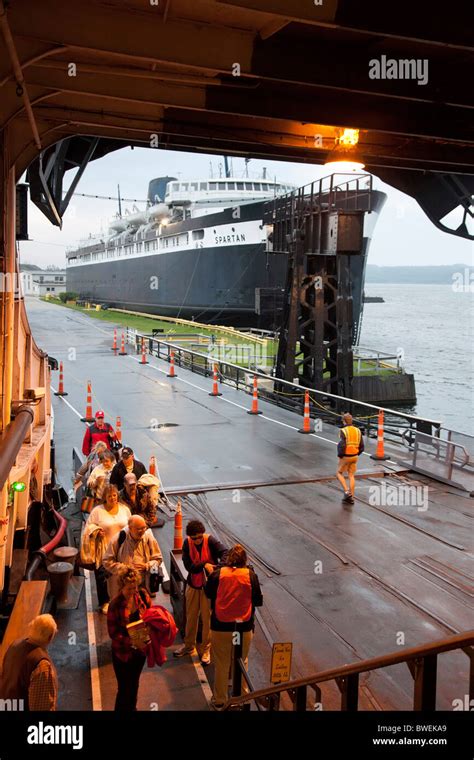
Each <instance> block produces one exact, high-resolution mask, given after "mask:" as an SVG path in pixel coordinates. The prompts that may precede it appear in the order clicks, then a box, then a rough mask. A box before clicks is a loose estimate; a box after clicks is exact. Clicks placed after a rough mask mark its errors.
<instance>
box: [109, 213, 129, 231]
mask: <svg viewBox="0 0 474 760" xmlns="http://www.w3.org/2000/svg"><path fill="white" fill-rule="evenodd" d="M126 227H127V222H126V221H125V219H122V217H117V219H113V220H112V221H111V222H110V224H109V232H123V231H124V229H126Z"/></svg>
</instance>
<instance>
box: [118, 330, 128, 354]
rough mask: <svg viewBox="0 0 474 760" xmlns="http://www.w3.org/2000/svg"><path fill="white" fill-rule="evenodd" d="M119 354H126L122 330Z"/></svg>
mask: <svg viewBox="0 0 474 760" xmlns="http://www.w3.org/2000/svg"><path fill="white" fill-rule="evenodd" d="M119 356H127V352H126V351H125V333H123V332H122V345H121V348H120V351H119Z"/></svg>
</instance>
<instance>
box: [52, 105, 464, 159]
mask: <svg viewBox="0 0 474 760" xmlns="http://www.w3.org/2000/svg"><path fill="white" fill-rule="evenodd" d="M44 111H45V115H46V116H47V118H48V119H49V120H58V121H59V122H60V123H64V116H65V113H64V111H63V110H62V109H61V108H56V107H53V106H50V105H48V106H46V107H45V109H44ZM76 125H77V126H79V127H80V128H81V131H83V130H84V129H87V128H88V127H90V128H91V129H94V130H95V129H97V128H98V127H100V128H101V129H103V130H105V131H104V132H102V131H101V132H100V134H106V130H107V129H110V130H112V134H113V133H114V132H115V131H120V133H121V135H122V136H123V138H124V139H127V137H128V138H129V139H132V140H133V139H136V140H138V141H140V142H141V143H142V144H145V145H146V144H148V145H149V139H150V134H151V133H152V132H153V133H155V134H158V136H159V144H160V145H161V146H162V147H163V145H164V144H166V145H167V146H168V147H169V146H171V145H173V147H175V146H176V145H177V144H178V143H179V141H180V139H181V138H182V142H181V143H179V144H185V145H188V146H191V148H192V147H193V144H195V145H196V147H198V145H197V141H198V140H199V149H200V150H202V151H203V152H205V151H206V149H207V150H209V151H211V152H215V151H217V152H218V151H221V152H225V153H227V152H229V151H230V152H232V154H233V155H239V154H246V155H252V156H253V157H262V158H268V157H272V158H273V159H275V160H294V161H311V162H314V163H315V164H321V163H324V162H325V160H326V157H327V153H328V150H327V148H326V149H325V150H322V149H318V148H315V147H314V141H313V139H312V130H311V129H310V128H309V127H308V125H306V126H303V125H301V124H299V125H296V124H295V125H293V124H291V123H288V122H286V123H285V122H277V124H274V123H273V122H269V121H268V120H265V119H261V120H255V119H250V118H241V119H239V120H238V121H236V120H235V119H234V118H233V117H229V116H226V115H222V114H210V113H206V114H204V113H202V112H198V111H195V112H191V113H189V112H186V111H183V110H180V109H166V110H162V113H161V116H160V117H159V118H157V115H156V111H155V112H153V111H149V113H148V115H146V114H145V113H142V114H141V116H140V117H138V115H137V113H134V112H133V110H132V109H127V110H126V111H124V109H123V106H120V105H119V106H118V107H117V110H116V112H114V111H113V110H112V109H110V108H109V112H108V116H107V123H104V121H103V115H102V113H100V112H99V111H98V110H96V111H91V110H87V109H85V108H82V110H81V111H80V112H79V111H77V110H76V111H75V112H74V115H73V119H72V121H71V129H74V128H75V126H76ZM313 128H314V129H317V130H321V131H322V130H325V131H326V134H327V135H328V137H327V138H326V140H325V142H326V145H329V144H330V143H331V142H332V135H333V133H334V130H333V129H332V128H331V127H327V126H323V125H313ZM305 130H306V131H305ZM210 135H212V138H210ZM363 139H364V140H365V139H367V140H371V139H372V141H373V142H372V144H370V145H364V144H363V145H362V149H363V153H364V158H365V161H366V164H367V165H369V164H370V166H371V168H372V169H373V170H374V171H376V169H377V166H384V167H392V168H402V169H403V168H405V169H406V168H411V169H416V170H418V171H426V170H429V169H431V170H433V171H438V172H462V171H469V169H470V171H471V172H474V147H469V148H468V147H465V146H458V145H457V144H456V143H454V144H448V145H436V146H432V145H430V144H429V143H426V141H417V140H413V144H409V145H407V146H402V144H401V143H400V141H399V140H395V139H393V140H392V141H391V138H390V137H389V136H382V138H381V136H380V135H370V134H369V135H364V136H363ZM377 139H379V140H380V143H377V142H376V141H375V140H377ZM384 139H386V143H384V142H383V140H384ZM193 141H196V142H195V143H193Z"/></svg>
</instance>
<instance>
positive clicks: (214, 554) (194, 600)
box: [173, 520, 226, 665]
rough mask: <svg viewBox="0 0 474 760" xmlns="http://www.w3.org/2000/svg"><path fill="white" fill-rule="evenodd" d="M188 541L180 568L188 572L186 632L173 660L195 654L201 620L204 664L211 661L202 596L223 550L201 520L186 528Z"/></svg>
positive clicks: (208, 619) (205, 602)
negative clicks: (206, 530)
mask: <svg viewBox="0 0 474 760" xmlns="http://www.w3.org/2000/svg"><path fill="white" fill-rule="evenodd" d="M186 536H187V538H186V539H185V540H184V542H183V565H184V566H185V568H186V570H187V571H188V578H187V583H186V631H185V634H184V644H183V646H181V647H179V649H176V650H175V651H174V652H173V654H174V656H175V657H183V656H184V655H186V654H195V653H196V637H197V632H198V626H199V617H201V622H202V631H201V645H200V646H199V655H200V657H201V662H202V664H203V665H209V664H210V662H211V631H210V622H211V610H210V607H209V601H208V599H207V596H206V594H205V593H204V586H205V584H206V580H207V578H208V576H209V575H210V574H211V573H213V572H214V570H215V569H216V567H217V565H218V564H219V562H221V561H222V559H223V558H224V556H225V553H226V548H225V546H224V545H223V544H221V542H220V541H218V540H217V538H215V537H214V536H211V535H209V534H208V533H205V532H204V525H203V524H202V522H200V520H191V521H190V522H189V523H188V524H187V526H186Z"/></svg>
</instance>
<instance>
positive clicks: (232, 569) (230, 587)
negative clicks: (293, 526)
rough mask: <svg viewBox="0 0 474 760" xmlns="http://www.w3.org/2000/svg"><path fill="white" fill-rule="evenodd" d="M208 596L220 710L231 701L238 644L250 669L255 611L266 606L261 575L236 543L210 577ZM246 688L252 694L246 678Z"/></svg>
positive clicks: (217, 699)
mask: <svg viewBox="0 0 474 760" xmlns="http://www.w3.org/2000/svg"><path fill="white" fill-rule="evenodd" d="M205 593H206V596H207V597H208V599H209V601H210V603H211V610H212V612H211V651H212V659H213V661H214V689H213V691H214V697H213V701H212V706H213V707H214V708H215V709H216V710H219V709H221V708H222V707H223V705H224V703H225V702H226V701H227V699H228V682H229V671H230V670H231V668H232V665H233V652H234V645H235V644H236V643H240V644H241V645H242V659H243V661H244V664H245V668H246V669H247V663H248V653H249V649H250V644H251V642H252V637H253V631H254V628H255V622H254V617H255V608H256V607H261V606H262V604H263V596H262V591H261V589H260V583H259V580H258V577H257V575H256V574H255V573H254V571H253V569H252V568H251V567H249V566H248V565H247V552H246V551H245V549H244V547H243V546H241V545H240V544H236V545H235V546H233V547H232V549H230V550H229V551H228V553H227V557H226V561H225V566H224V567H220V568H217V569H216V570H215V571H214V572H213V573H212V575H211V576H210V577H209V578H208V580H207V583H206V586H205ZM242 688H243V690H244V691H248V688H247V685H246V682H245V680H244V679H242Z"/></svg>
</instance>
